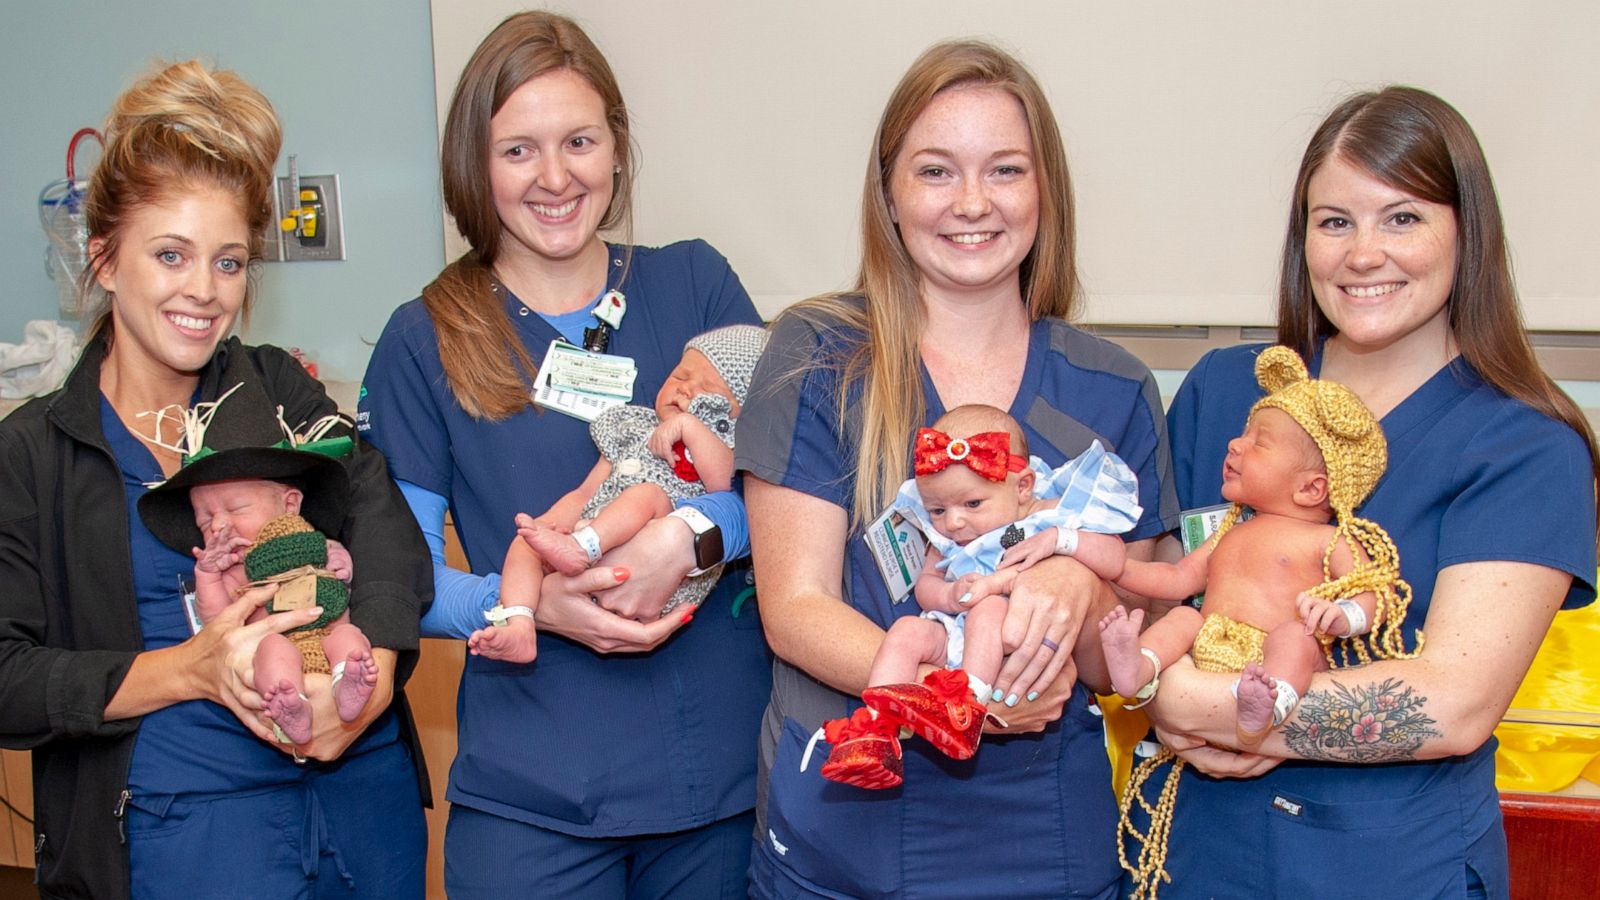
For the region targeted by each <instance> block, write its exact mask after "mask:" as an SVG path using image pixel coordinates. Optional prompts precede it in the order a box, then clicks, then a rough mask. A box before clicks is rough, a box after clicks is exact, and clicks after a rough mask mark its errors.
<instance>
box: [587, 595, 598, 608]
mask: <svg viewBox="0 0 1600 900" xmlns="http://www.w3.org/2000/svg"><path fill="white" fill-rule="evenodd" d="M589 602H590V603H593V604H594V605H595V606H599V605H600V598H599V597H596V596H595V595H593V594H590V595H589Z"/></svg>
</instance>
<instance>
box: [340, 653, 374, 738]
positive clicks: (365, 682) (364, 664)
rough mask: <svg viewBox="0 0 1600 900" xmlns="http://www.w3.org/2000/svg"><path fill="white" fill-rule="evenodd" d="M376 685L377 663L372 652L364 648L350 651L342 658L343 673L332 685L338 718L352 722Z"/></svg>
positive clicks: (359, 713)
mask: <svg viewBox="0 0 1600 900" xmlns="http://www.w3.org/2000/svg"><path fill="white" fill-rule="evenodd" d="M377 685H378V664H377V662H376V661H374V660H373V658H372V653H371V652H369V651H367V650H365V649H362V650H352V651H350V655H349V656H347V657H345V659H344V674H342V675H340V676H339V680H338V681H337V682H335V683H334V685H333V704H334V706H336V707H338V709H339V718H340V719H342V720H343V721H346V722H354V721H355V720H356V717H357V716H359V715H361V708H362V707H364V706H366V705H367V698H368V697H370V696H372V689H373V688H374V687H377Z"/></svg>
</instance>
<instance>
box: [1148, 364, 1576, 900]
mask: <svg viewBox="0 0 1600 900" xmlns="http://www.w3.org/2000/svg"><path fill="white" fill-rule="evenodd" d="M1264 346H1265V345H1254V346H1242V347H1232V348H1228V349H1224V350H1217V351H1213V352H1211V353H1209V354H1207V355H1206V357H1205V358H1203V359H1202V360H1201V361H1200V362H1199V363H1198V364H1196V365H1195V367H1194V369H1193V370H1192V371H1191V372H1190V374H1189V376H1188V378H1187V379H1186V380H1185V382H1184V384H1183V387H1182V388H1181V389H1180V390H1179V392H1178V395H1177V397H1175V398H1174V400H1173V405H1172V410H1171V412H1170V414H1169V423H1170V433H1171V436H1172V446H1173V455H1174V458H1175V459H1176V461H1177V465H1176V470H1177V480H1178V493H1179V498H1180V499H1181V500H1182V501H1183V505H1184V508H1185V509H1189V508H1194V507H1200V506H1207V505H1211V504H1214V503H1219V502H1222V501H1221V496H1222V494H1221V482H1222V477H1221V473H1222V461H1223V458H1224V457H1225V456H1226V455H1227V442H1228V440H1229V439H1231V438H1232V437H1234V436H1235V435H1237V434H1239V433H1240V432H1241V431H1242V430H1243V429H1244V424H1245V419H1246V418H1247V417H1248V415H1249V411H1250V407H1251V406H1252V405H1253V404H1254V403H1255V401H1256V400H1258V399H1259V398H1260V397H1261V395H1262V391H1261V389H1260V387H1259V386H1258V385H1257V384H1256V381H1255V375H1254V366H1255V357H1256V355H1257V354H1259V353H1260V351H1261V349H1262V347H1264ZM1309 368H1310V370H1311V372H1312V374H1313V376H1315V374H1316V373H1317V372H1318V371H1319V370H1320V368H1321V355H1320V351H1319V353H1318V355H1317V357H1315V358H1313V359H1312V360H1311V362H1310V365H1309ZM1381 424H1382V426H1383V430H1384V434H1385V436H1386V437H1387V438H1388V443H1389V468H1388V471H1387V473H1386V474H1385V475H1384V477H1383V479H1382V480H1381V481H1380V482H1379V483H1378V486H1377V488H1376V489H1375V490H1374V491H1373V493H1372V496H1371V497H1370V498H1369V499H1368V500H1367V502H1366V504H1365V505H1363V506H1362V507H1361V509H1359V510H1358V513H1359V514H1360V515H1361V516H1363V517H1365V518H1368V519H1371V520H1373V521H1375V522H1377V523H1378V524H1380V525H1382V526H1383V527H1384V528H1385V529H1386V530H1387V531H1388V532H1389V535H1390V536H1391V537H1392V538H1393V539H1394V542H1395V545H1396V546H1397V547H1398V548H1399V551H1400V570H1401V574H1402V575H1403V576H1404V577H1405V579H1406V580H1407V581H1408V582H1409V583H1410V584H1411V587H1412V590H1413V597H1412V601H1411V606H1410V610H1409V612H1408V614H1407V616H1406V629H1407V637H1406V646H1408V647H1409V646H1412V645H1413V643H1414V635H1413V632H1414V630H1415V629H1417V628H1420V627H1421V626H1422V623H1423V620H1424V619H1425V618H1426V616H1427V613H1428V608H1429V606H1430V604H1431V601H1432V599H1433V585H1434V580H1435V575H1436V574H1437V572H1438V571H1439V570H1440V569H1442V568H1444V567H1446V566H1451V565H1456V564H1460V563H1469V562H1482V561H1491V560H1508V561H1516V562H1527V563H1533V564H1536V565H1542V566H1548V567H1550V568H1553V569H1557V570H1559V571H1562V572H1567V573H1569V574H1571V575H1572V576H1573V582H1572V587H1571V589H1570V590H1569V591H1568V592H1567V596H1566V598H1565V601H1564V603H1563V604H1562V605H1563V607H1564V608H1569V609H1570V608H1574V607H1578V606H1583V605H1585V604H1587V603H1589V602H1591V601H1592V600H1593V599H1594V596H1595V586H1594V579H1595V565H1596V556H1595V519H1594V516H1595V509H1594V493H1593V488H1592V475H1591V469H1590V463H1589V455H1588V452H1587V449H1586V448H1585V446H1584V443H1583V441H1582V440H1581V439H1580V438H1579V437H1578V436H1577V435H1576V434H1575V433H1574V432H1573V431H1572V430H1571V429H1570V428H1568V427H1567V426H1566V425H1564V424H1562V423H1560V422H1557V421H1555V420H1553V419H1549V418H1547V417H1545V416H1543V415H1541V414H1539V413H1538V412H1536V411H1534V410H1533V409H1531V408H1530V407H1528V406H1526V405H1524V404H1522V403H1521V402H1519V401H1516V400H1512V399H1510V398H1509V397H1507V396H1506V395H1505V394H1503V393H1501V392H1500V391H1498V390H1496V389H1494V388H1492V387H1490V386H1488V385H1486V384H1484V382H1483V381H1482V379H1481V378H1479V376H1478V374H1477V373H1476V372H1475V371H1474V370H1473V369H1472V368H1471V367H1470V366H1469V365H1467V364H1466V362H1465V361H1463V360H1461V359H1457V360H1456V361H1454V362H1452V363H1451V364H1449V365H1447V366H1446V367H1444V368H1443V369H1441V370H1440V371H1439V372H1438V373H1437V374H1435V375H1434V376H1433V378H1431V379H1430V380H1429V381H1427V382H1426V383H1424V384H1423V385H1422V386H1421V387H1420V388H1418V389H1417V390H1416V391H1415V392H1414V393H1413V394H1412V395H1411V396H1410V397H1408V398H1406V400H1405V401H1404V402H1402V403H1401V404H1400V405H1399V406H1397V407H1396V408H1395V409H1393V410H1392V411H1390V412H1389V414H1388V415H1386V416H1384V418H1383V420H1382V422H1381ZM1513 612H1514V611H1513ZM1496 745H1497V743H1496V741H1495V740H1494V739H1492V738H1491V739H1490V740H1489V741H1488V742H1487V743H1486V744H1484V746H1482V747H1480V748H1479V749H1478V750H1476V751H1474V752H1472V753H1470V754H1467V755H1466V756H1460V757H1453V758H1449V759H1444V760H1433V761H1423V762H1412V763H1395V764H1388V765H1321V764H1316V763H1309V762H1300V761H1289V762H1285V763H1284V764H1282V765H1280V766H1279V767H1278V768H1276V769H1274V770H1272V771H1271V772H1269V773H1267V774H1266V775H1265V776H1263V777H1261V778H1256V779H1249V780H1237V779H1220V780H1214V779H1209V778H1207V777H1205V776H1204V775H1200V774H1198V773H1196V772H1195V771H1194V770H1193V769H1186V770H1185V771H1184V773H1183V778H1182V783H1181V784H1180V786H1179V788H1178V798H1177V804H1176V807H1175V813H1174V820H1173V825H1172V832H1171V838H1170V844H1169V850H1168V856H1167V870H1168V872H1169V873H1171V875H1172V878H1173V882H1172V884H1171V885H1163V886H1162V889H1161V896H1162V897H1163V898H1168V897H1171V898H1182V897H1209V896H1240V897H1244V896H1251V897H1269V896H1278V897H1290V896H1305V897H1312V896H1332V895H1334V894H1343V893H1348V892H1356V893H1374V894H1382V895H1385V896H1397V897H1398V896H1430V897H1431V896H1465V890H1466V885H1467V884H1469V883H1472V882H1473V881H1475V880H1476V881H1481V882H1482V883H1483V884H1484V885H1486V886H1487V888H1488V891H1489V896H1491V897H1493V896H1503V895H1504V892H1505V890H1506V887H1505V885H1506V877H1507V873H1506V859H1505V854H1506V850H1505V837H1504V832H1503V831H1502V829H1501V823H1500V810H1499V805H1498V794H1497V792H1496V791H1495V786H1494V750H1495V747H1496ZM1164 780H1165V770H1162V771H1160V772H1158V773H1157V774H1156V776H1155V777H1153V778H1152V779H1151V781H1150V786H1151V789H1152V790H1154V789H1155V788H1158V787H1159V786H1160V784H1161V783H1162V782H1163V781H1164ZM1151 796H1152V797H1153V794H1151ZM1281 801H1288V802H1287V803H1284V802H1281ZM1338 860H1344V861H1352V860H1359V861H1360V863H1359V866H1357V867H1356V868H1354V869H1353V868H1351V867H1350V866H1348V865H1343V864H1340V863H1339V862H1337V861H1338ZM1469 869H1470V870H1471V871H1470V872H1469V871H1468V870H1469Z"/></svg>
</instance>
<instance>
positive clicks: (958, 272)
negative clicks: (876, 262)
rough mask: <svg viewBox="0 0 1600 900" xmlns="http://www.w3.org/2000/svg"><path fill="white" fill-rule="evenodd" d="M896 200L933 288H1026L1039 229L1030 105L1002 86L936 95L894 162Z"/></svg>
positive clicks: (926, 283)
mask: <svg viewBox="0 0 1600 900" xmlns="http://www.w3.org/2000/svg"><path fill="white" fill-rule="evenodd" d="M889 200H890V209H891V211H892V213H893V215H894V216H895V219H896V221H897V222H898V223H899V227H900V239H901V240H902V241H903V242H904V243H905V247H906V252H907V253H908V254H910V256H911V259H912V260H913V261H914V262H915V263H916V265H917V268H918V269H919V270H920V273H921V276H922V282H923V290H924V291H925V292H928V293H930V294H934V295H944V296H960V295H964V294H969V293H974V292H989V291H992V290H994V289H995V288H997V287H999V286H1004V285H1007V284H1010V285H1013V286H1016V287H1017V289H1018V290H1019V291H1020V278H1019V275H1018V270H1019V268H1020V267H1021V265H1022V260H1023V259H1024V258H1026V257H1027V255H1028V251H1030V250H1031V249H1032V248H1033V241H1034V237H1035V236H1036V235H1037V234H1038V232H1039V184H1038V179H1037V177H1036V175H1035V171H1034V160H1033V138H1032V135H1031V133H1030V132H1029V130H1028V121H1027V119H1026V118H1025V117H1024V115H1023V110H1022V104H1021V103H1020V102H1018V100H1017V98H1016V97H1014V96H1012V95H1011V94H1010V93H1007V92H1006V91H1004V90H1002V89H1000V88H995V87H957V88H951V89H948V90H945V91H943V92H941V93H939V94H937V95H935V96H934V98H933V100H932V102H930V103H929V104H928V106H927V108H926V109H924V110H923V111H922V115H920V116H918V117H917V120H916V122H915V123H913V124H912V126H911V129H910V130H909V131H908V132H907V133H906V139H905V143H904V145H903V146H902V147H901V150H900V153H899V155H898V156H897V157H896V158H895V161H894V169H893V171H892V172H891V174H890V176H889Z"/></svg>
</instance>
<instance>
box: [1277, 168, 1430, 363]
mask: <svg viewBox="0 0 1600 900" xmlns="http://www.w3.org/2000/svg"><path fill="white" fill-rule="evenodd" d="M1306 212H1307V221H1306V269H1307V272H1308V274H1309V275H1310V278H1311V291H1312V293H1313V294H1314V295H1315V296H1316V299H1317V306H1319V307H1320V308H1321V309H1322V312H1323V314H1324V315H1326V316H1327V317H1328V319H1329V321H1331V322H1332V323H1333V326H1334V327H1335V328H1337V329H1338V330H1339V334H1340V337H1341V340H1343V341H1345V342H1347V343H1349V344H1350V345H1352V346H1353V347H1360V348H1369V349H1382V348H1385V347H1389V346H1391V345H1394V344H1396V343H1400V342H1409V341H1411V340H1414V339H1415V340H1440V341H1442V340H1444V339H1445V338H1446V336H1447V334H1448V332H1449V328H1450V325H1449V318H1448V315H1447V313H1446V309H1445V307H1446V304H1447V303H1448V301H1449V299H1450V291H1451V288H1452V286H1453V285H1454V283H1455V272H1456V252H1457V251H1456V216H1455V211H1454V210H1452V209H1451V208H1450V207H1449V206H1446V205H1444V204H1440V203H1430V202H1429V201H1427V200H1422V199H1420V198H1418V197H1415V196H1412V195H1411V194H1407V193H1406V192H1404V191H1401V190H1399V189H1398V188H1394V187H1391V186H1389V185H1388V184H1385V183H1384V182H1382V181H1379V180H1378V179H1377V178H1375V177H1373V176H1372V175H1371V174H1370V173H1368V172H1367V171H1366V170H1364V169H1361V168H1359V167H1358V166H1356V165H1354V164H1352V163H1350V162H1349V161H1347V160H1345V159H1344V158H1343V157H1342V156H1339V155H1338V154H1334V155H1333V156H1330V157H1329V158H1328V161H1327V162H1325V163H1323V164H1322V166H1321V167H1320V168H1318V169H1317V171H1316V172H1315V173H1313V174H1312V176H1311V180H1310V182H1309V183H1308V184H1307V189H1306Z"/></svg>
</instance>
